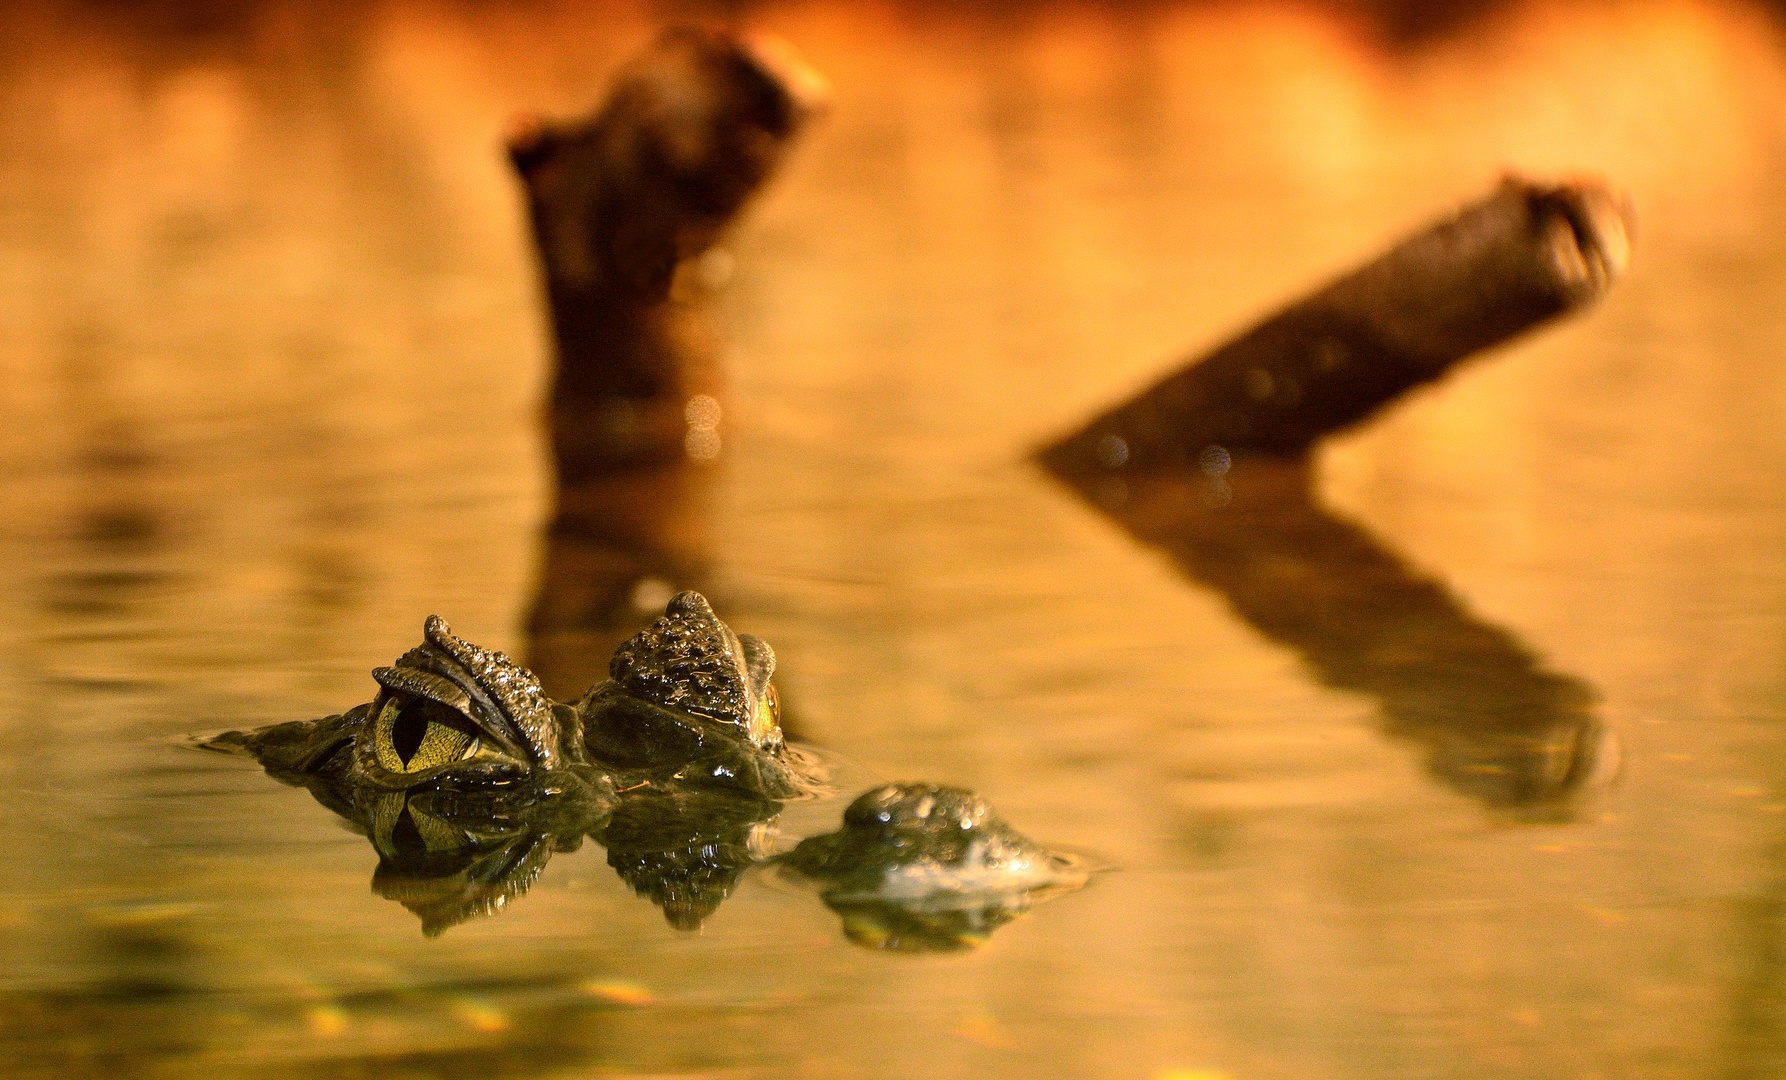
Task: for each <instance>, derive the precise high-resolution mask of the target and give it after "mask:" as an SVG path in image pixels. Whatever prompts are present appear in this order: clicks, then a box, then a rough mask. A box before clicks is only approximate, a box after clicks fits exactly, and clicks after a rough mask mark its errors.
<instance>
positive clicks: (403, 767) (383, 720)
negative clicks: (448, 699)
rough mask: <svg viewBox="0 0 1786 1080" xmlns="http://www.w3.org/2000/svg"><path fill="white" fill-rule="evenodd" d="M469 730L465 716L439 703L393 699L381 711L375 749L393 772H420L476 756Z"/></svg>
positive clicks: (375, 736)
mask: <svg viewBox="0 0 1786 1080" xmlns="http://www.w3.org/2000/svg"><path fill="white" fill-rule="evenodd" d="M470 728H471V723H470V721H469V720H467V719H466V717H465V715H464V714H463V713H461V712H459V711H458V710H457V709H452V708H449V707H447V706H445V705H442V704H440V703H439V702H438V701H430V700H428V699H427V698H415V697H401V698H400V697H391V698H389V699H388V700H387V701H386V702H385V704H384V708H383V709H381V710H380V711H379V714H378V726H377V729H376V731H375V732H374V736H373V749H374V750H375V751H376V752H377V755H378V763H379V764H380V765H381V766H383V767H384V768H386V769H388V770H390V771H391V772H394V773H413V772H421V771H422V770H423V769H434V768H439V767H440V766H442V765H451V764H452V763H453V762H455V761H463V760H465V759H466V758H468V757H471V756H472V755H473V754H475V753H477V750H478V738H477V736H475V735H473V734H472V733H471V730H470Z"/></svg>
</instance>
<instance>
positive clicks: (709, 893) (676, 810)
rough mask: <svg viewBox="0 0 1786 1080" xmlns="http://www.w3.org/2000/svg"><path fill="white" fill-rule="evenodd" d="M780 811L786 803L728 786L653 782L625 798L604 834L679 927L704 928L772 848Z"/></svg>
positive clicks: (633, 877)
mask: <svg viewBox="0 0 1786 1080" xmlns="http://www.w3.org/2000/svg"><path fill="white" fill-rule="evenodd" d="M780 812H781V804H780V803H778V802H773V801H770V800H767V799H758V798H751V797H747V796H741V795H738V794H736V793H733V792H728V791H690V790H686V789H685V790H676V789H657V788H653V787H649V786H647V787H644V788H641V789H640V790H639V791H637V792H629V793H627V794H626V795H625V796H624V797H623V798H622V799H621V802H620V805H619V806H617V807H615V808H614V814H613V816H612V817H611V818H609V819H608V823H607V827H606V828H604V829H603V830H602V832H601V841H602V843H603V844H605V845H606V846H607V848H608V865H609V866H612V867H613V868H614V870H615V871H616V872H617V873H618V874H619V875H620V877H621V880H623V881H625V882H626V883H627V884H628V885H630V886H632V889H633V891H634V892H635V893H637V894H639V895H640V896H643V897H648V898H649V899H650V900H651V902H652V903H654V904H656V905H657V906H658V907H660V908H662V909H663V912H664V919H665V920H666V921H668V922H669V924H670V925H671V926H674V927H675V928H676V929H678V930H698V929H700V928H701V924H702V923H703V922H704V921H706V919H707V917H708V916H709V915H712V914H713V912H714V911H715V910H716V909H717V908H718V907H719V905H720V903H721V902H723V901H724V900H725V898H726V897H728V896H730V895H731V893H732V888H733V886H735V885H736V884H737V882H738V878H739V876H740V875H742V874H743V873H744V871H745V870H747V869H749V868H750V867H751V866H753V865H755V864H756V863H758V862H760V861H762V859H763V857H764V856H766V855H767V854H768V853H769V845H770V841H771V840H772V838H773V836H774V831H775V816H776V815H777V814H778V813H780Z"/></svg>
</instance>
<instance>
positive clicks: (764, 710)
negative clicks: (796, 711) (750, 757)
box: [750, 683, 781, 744]
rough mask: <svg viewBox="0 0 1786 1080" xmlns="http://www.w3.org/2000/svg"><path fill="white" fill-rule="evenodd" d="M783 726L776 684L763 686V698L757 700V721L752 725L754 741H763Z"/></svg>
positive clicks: (751, 734)
mask: <svg viewBox="0 0 1786 1080" xmlns="http://www.w3.org/2000/svg"><path fill="white" fill-rule="evenodd" d="M780 726H781V702H780V701H778V700H776V697H775V684H774V683H770V684H769V685H768V686H765V687H763V698H762V700H761V701H759V702H757V715H756V721H755V722H754V723H752V724H751V725H750V738H751V741H752V742H755V743H759V744H760V743H761V742H762V741H763V740H764V739H767V738H768V737H769V736H771V735H773V734H775V732H776V730H777V729H779V728H780Z"/></svg>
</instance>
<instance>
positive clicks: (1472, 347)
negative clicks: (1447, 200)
mask: <svg viewBox="0 0 1786 1080" xmlns="http://www.w3.org/2000/svg"><path fill="white" fill-rule="evenodd" d="M1631 229H1632V218H1631V211H1630V207H1629V204H1628V203H1626V202H1625V201H1624V200H1623V198H1622V197H1620V196H1618V195H1616V194H1615V193H1613V192H1612V191H1610V190H1609V189H1607V188H1606V187H1605V186H1603V185H1601V184H1598V183H1595V182H1591V181H1578V182H1573V183H1565V184H1556V185H1550V184H1539V183H1534V182H1531V181H1528V180H1522V179H1518V178H1514V177H1509V178H1507V179H1506V180H1504V181H1503V182H1502V184H1501V186H1500V188H1499V189H1497V190H1496V191H1495V192H1494V193H1493V194H1492V195H1490V196H1488V197H1487V198H1485V199H1483V200H1481V201H1479V202H1476V203H1473V204H1471V205H1470V206H1467V207H1465V208H1464V209H1463V210H1461V211H1459V212H1458V213H1457V214H1456V215H1454V216H1453V217H1450V218H1448V219H1446V220H1444V221H1441V222H1438V223H1437V224H1434V225H1432V226H1430V227H1428V228H1426V229H1424V230H1422V231H1420V232H1418V233H1416V234H1414V235H1413V236H1411V237H1409V238H1407V239H1406V240H1403V241H1402V242H1401V243H1399V244H1397V245H1396V246H1395V247H1393V248H1391V249H1390V250H1389V251H1387V252H1385V253H1384V254H1383V255H1381V256H1380V257H1378V258H1377V259H1375V260H1374V261H1372V262H1370V263H1368V264H1366V265H1365V266H1363V267H1361V268H1359V269H1358V270H1355V271H1353V272H1352V273H1350V274H1348V275H1346V276H1345V277H1342V278H1340V279H1339V280H1338V281H1335V282H1333V283H1331V284H1329V285H1328V286H1326V287H1325V288H1323V289H1321V290H1320V291H1318V292H1316V293H1314V294H1312V295H1310V296H1307V297H1305V298H1303V299H1302V300H1299V301H1297V302H1296V303H1294V304H1291V305H1290V306H1289V307H1286V308H1284V309H1283V310H1281V311H1279V312H1278V313H1277V314H1275V315H1272V316H1271V317H1269V318H1267V319H1266V320H1265V321H1264V322H1261V323H1259V324H1258V325H1257V326H1255V327H1253V328H1252V329H1251V330H1248V331H1247V332H1246V333H1244V334H1242V335H1241V336H1240V337H1238V338H1235V339H1234V340H1233V341H1230V342H1228V343H1227V344H1226V345H1223V346H1221V347H1220V348H1218V349H1216V350H1215V351H1214V352H1212V353H1209V354H1208V355H1207V356H1204V357H1202V358H1200V359H1198V360H1196V361H1193V362H1192V363H1190V364H1188V365H1187V366H1185V367H1184V368H1182V369H1180V370H1179V371H1177V372H1175V373H1174V374H1172V375H1169V376H1167V377H1166V378H1164V379H1162V380H1161V381H1160V382H1158V383H1156V384H1155V385H1154V386H1152V387H1151V388H1149V389H1148V390H1146V391H1144V392H1142V393H1141V394H1139V395H1137V396H1136V397H1134V398H1132V399H1131V400H1129V401H1128V402H1125V403H1124V404H1122V405H1119V406H1117V407H1115V408H1113V409H1111V410H1110V411H1108V412H1106V413H1104V414H1103V415H1101V416H1099V417H1097V418H1096V419H1094V420H1092V421H1091V422H1090V423H1088V424H1086V425H1085V426H1084V427H1082V428H1080V429H1079V430H1078V431H1076V432H1073V433H1072V434H1070V435H1068V436H1066V437H1065V438H1062V439H1061V440H1059V441H1058V442H1056V443H1054V444H1052V445H1050V446H1048V447H1045V448H1044V449H1043V450H1042V451H1041V456H1042V457H1043V459H1044V460H1045V461H1046V462H1047V463H1048V464H1049V465H1050V466H1051V467H1052V468H1055V469H1057V470H1065V471H1076V470H1085V469H1092V470H1098V469H1102V470H1110V471H1122V470H1129V471H1134V470H1147V469H1158V468H1179V467H1184V466H1189V465H1194V464H1196V463H1197V462H1198V460H1199V459H1200V458H1201V456H1202V455H1204V454H1205V453H1206V452H1215V451H1216V450H1220V451H1221V452H1223V453H1225V452H1227V451H1231V450H1253V451H1263V452H1267V453H1279V454H1290V453H1298V452H1301V451H1303V450H1306V449H1308V448H1309V447H1310V446H1311V445H1312V444H1313V443H1314V442H1315V441H1316V440H1317V439H1319V438H1321V437H1322V436H1324V435H1327V434H1330V433H1332V432H1334V431H1337V430H1339V429H1341V428H1344V427H1347V426H1349V425H1351V424H1355V423H1357V422H1359V421H1360V420H1363V419H1364V418H1365V417H1367V416H1369V415H1370V414H1371V413H1373V412H1374V411H1376V410H1377V409H1378V408H1380V407H1381V406H1383V405H1384V404H1386V403H1388V402H1389V401H1391V400H1393V399H1395V398H1396V397H1398V396H1399V395H1401V394H1402V393H1404V392H1406V391H1407V390H1409V389H1411V388H1413V387H1415V386H1418V385H1420V384H1422V383H1425V382H1430V381H1432V380H1434V379H1437V378H1439V377H1441V376H1443V375H1444V374H1445V373H1446V372H1448V371H1450V370H1451V368H1452V367H1453V366H1455V365H1456V364H1458V363H1459V362H1460V361H1463V360H1465V359H1467V358H1469V357H1470V356H1472V355H1474V354H1476V353H1478V352H1480V351H1481V350H1483V349H1486V348H1488V347H1489V346H1491V345H1495V344H1498V343H1499V342H1502V341H1505V340H1506V339H1508V338H1510V337H1512V336H1514V335H1516V334H1518V333H1521V332H1522V331H1524V330H1527V329H1529V328H1530V327H1532V326H1534V325H1536V324H1538V323H1540V322H1543V321H1544V320H1546V319H1550V318H1552V317H1555V316H1558V315H1561V314H1564V313H1566V312H1570V311H1574V310H1577V309H1579V308H1581V307H1584V306H1586V305H1588V304H1591V303H1593V302H1594V301H1596V300H1598V299H1599V298H1600V297H1601V296H1603V295H1604V294H1605V293H1606V291H1607V289H1608V288H1610V287H1611V285H1612V283H1613V282H1614V281H1615V280H1616V279H1617V278H1618V277H1619V276H1620V275H1621V274H1622V273H1623V272H1624V268H1625V265H1626V262H1627V261H1628V258H1629V254H1630V235H1631Z"/></svg>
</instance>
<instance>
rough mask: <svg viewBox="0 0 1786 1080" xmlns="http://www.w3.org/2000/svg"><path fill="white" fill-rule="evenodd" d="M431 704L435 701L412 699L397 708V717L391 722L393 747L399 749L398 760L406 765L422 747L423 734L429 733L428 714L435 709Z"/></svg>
mask: <svg viewBox="0 0 1786 1080" xmlns="http://www.w3.org/2000/svg"><path fill="white" fill-rule="evenodd" d="M430 706H434V702H432V701H411V702H409V703H407V704H405V705H404V706H403V707H402V708H401V709H399V710H397V718H396V719H395V720H393V721H392V722H391V749H393V750H395V751H397V758H398V760H400V761H402V762H403V764H405V765H407V764H409V759H410V758H412V757H414V756H415V752H416V751H417V750H418V749H420V748H421V745H422V736H424V735H426V734H428V723H429V716H428V714H429V713H430V712H432V711H433V708H430ZM435 707H438V706H435Z"/></svg>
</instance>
